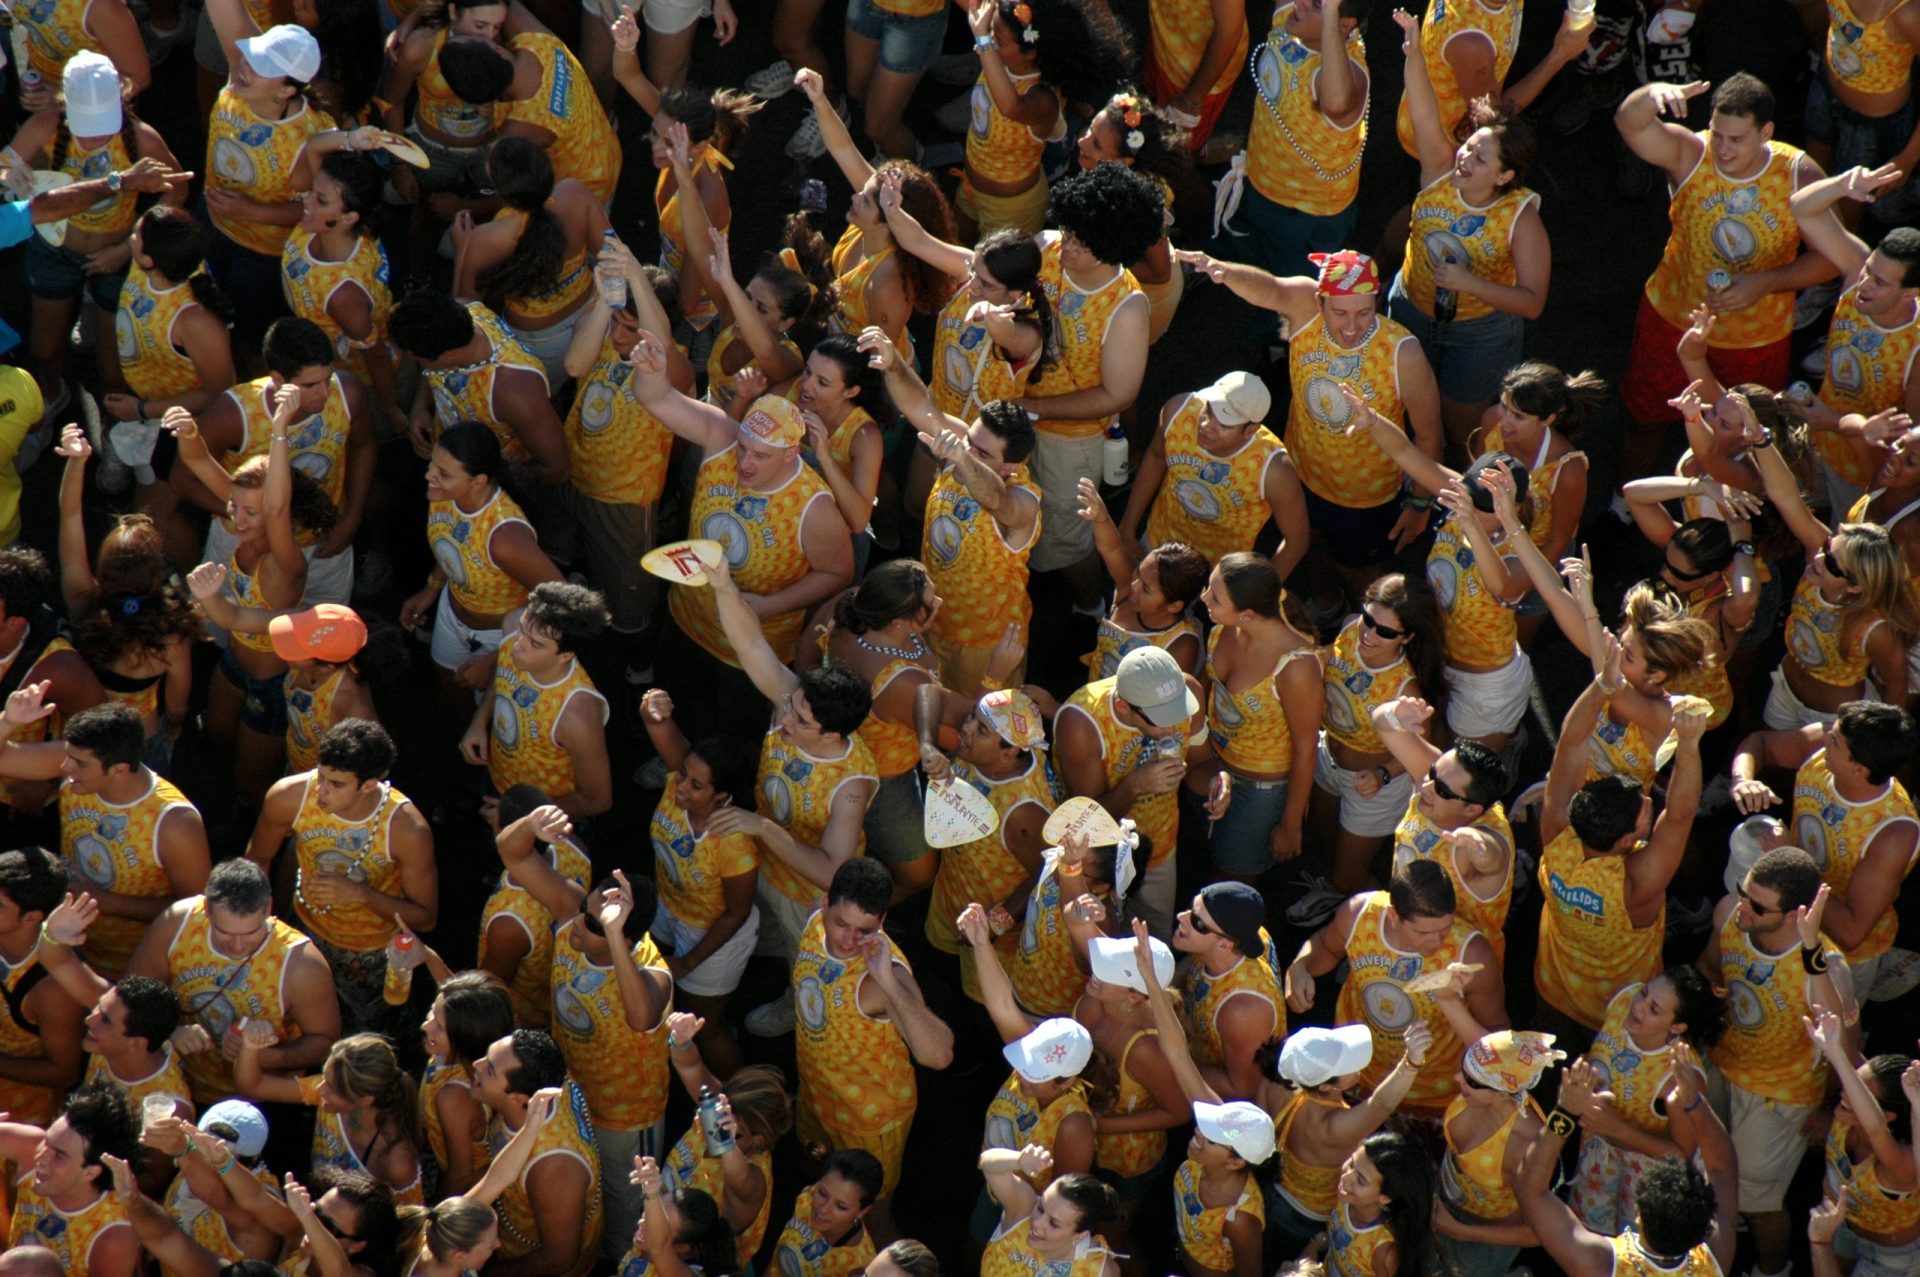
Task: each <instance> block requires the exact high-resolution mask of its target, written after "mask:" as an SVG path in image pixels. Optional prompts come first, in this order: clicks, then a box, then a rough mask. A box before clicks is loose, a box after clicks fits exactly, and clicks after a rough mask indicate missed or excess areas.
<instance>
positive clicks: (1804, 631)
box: [1787, 616, 1827, 670]
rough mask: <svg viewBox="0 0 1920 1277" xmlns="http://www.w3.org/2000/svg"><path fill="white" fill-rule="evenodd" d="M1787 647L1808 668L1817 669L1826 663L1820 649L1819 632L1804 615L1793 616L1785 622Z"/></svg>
mask: <svg viewBox="0 0 1920 1277" xmlns="http://www.w3.org/2000/svg"><path fill="white" fill-rule="evenodd" d="M1787 647H1788V648H1790V649H1791V650H1792V652H1793V654H1794V655H1795V656H1796V657H1798V658H1799V659H1800V663H1801V664H1802V665H1804V666H1806V667H1807V668H1808V669H1810V670H1817V669H1819V668H1820V667H1821V666H1822V665H1825V664H1826V663H1827V658H1826V657H1825V656H1824V655H1823V654H1822V653H1821V651H1820V634H1819V631H1818V630H1816V629H1815V628H1814V627H1813V626H1812V625H1809V624H1808V623H1807V620H1806V618H1805V617H1802V616H1795V617H1794V618H1793V619H1792V620H1790V621H1788V622H1787Z"/></svg>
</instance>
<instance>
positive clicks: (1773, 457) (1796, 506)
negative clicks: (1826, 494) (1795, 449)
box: [1727, 391, 1833, 551]
mask: <svg viewBox="0 0 1920 1277" xmlns="http://www.w3.org/2000/svg"><path fill="white" fill-rule="evenodd" d="M1727 397H1728V398H1729V399H1731V400H1732V401H1733V404H1734V410H1735V411H1736V412H1738V413H1739V414H1740V416H1741V419H1742V421H1744V422H1745V423H1746V438H1747V442H1748V443H1749V444H1750V445H1751V447H1749V449H1748V451H1747V455H1748V456H1749V457H1751V458H1752V459H1753V463H1754V464H1755V465H1756V466H1758V467H1759V469H1760V480H1761V482H1762V483H1763V484H1765V485H1766V490H1767V500H1769V501H1771V502H1773V507H1774V509H1776V510H1778V511H1779V512H1780V519H1781V521H1782V522H1784V523H1785V524H1786V525H1787V530H1788V531H1789V532H1791V533H1793V536H1794V539H1795V540H1796V541H1798V542H1800V544H1801V545H1803V546H1805V547H1806V548H1807V549H1808V550H1810V551H1811V550H1818V549H1819V548H1820V547H1821V546H1823V545H1825V544H1826V543H1827V538H1828V537H1830V536H1832V535H1833V532H1832V530H1831V529H1830V528H1828V526H1827V525H1826V524H1825V523H1822V522H1821V521H1820V519H1819V517H1818V516H1816V515H1815V514H1814V513H1813V511H1812V510H1810V509H1808V508H1807V501H1806V498H1805V497H1803V496H1802V495H1801V494H1800V481H1799V480H1798V479H1796V478H1794V477H1793V471H1792V470H1790V469H1788V468H1787V462H1786V459H1785V458H1784V457H1782V456H1781V455H1780V450H1779V448H1777V447H1776V446H1775V445H1774V438H1773V433H1772V432H1771V431H1769V430H1766V429H1764V428H1763V427H1762V426H1761V425H1760V421H1759V419H1758V418H1756V417H1755V416H1754V415H1753V405H1752V404H1750V403H1748V402H1747V397H1746V396H1745V395H1743V394H1740V393H1738V392H1737V391H1734V392H1729V394H1728V396H1727Z"/></svg>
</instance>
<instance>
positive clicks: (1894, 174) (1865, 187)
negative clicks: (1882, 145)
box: [1840, 164, 1906, 204]
mask: <svg viewBox="0 0 1920 1277" xmlns="http://www.w3.org/2000/svg"><path fill="white" fill-rule="evenodd" d="M1905 177H1906V174H1904V173H1902V172H1901V171H1900V167H1899V165H1897V164H1882V165H1881V166H1880V167H1879V168H1875V169H1870V168H1868V167H1867V166H1866V165H1864V164H1856V165H1854V166H1853V167H1852V168H1850V169H1848V170H1847V173H1846V184H1845V185H1844V186H1842V187H1841V188H1840V193H1841V194H1843V195H1845V196H1846V197H1847V198H1848V199H1850V200H1858V201H1859V202H1860V203H1862V204H1871V203H1872V202H1873V201H1874V200H1877V199H1879V198H1880V196H1881V193H1882V192H1884V191H1885V190H1886V189H1887V188H1888V187H1890V186H1894V185H1897V184H1898V183H1899V182H1901V181H1902V180H1903V179H1904V178H1905Z"/></svg>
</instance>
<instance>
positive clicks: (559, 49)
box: [440, 9, 620, 204]
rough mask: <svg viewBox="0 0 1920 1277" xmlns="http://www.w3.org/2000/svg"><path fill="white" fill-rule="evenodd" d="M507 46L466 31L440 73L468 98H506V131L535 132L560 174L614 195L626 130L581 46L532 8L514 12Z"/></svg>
mask: <svg viewBox="0 0 1920 1277" xmlns="http://www.w3.org/2000/svg"><path fill="white" fill-rule="evenodd" d="M513 25H514V27H515V34H514V35H512V36H511V37H510V38H509V40H508V42H507V45H506V47H505V48H502V47H501V46H500V45H498V44H495V43H494V42H493V41H492V40H489V39H481V38H469V37H462V38H459V39H453V40H448V41H447V42H446V43H445V44H444V45H442V46H441V47H440V74H441V75H442V76H443V77H444V78H445V79H446V82H447V87H449V88H451V89H452V90H453V91H454V92H455V93H456V94H458V95H459V96H460V97H461V98H462V99H464V100H465V101H468V102H473V103H477V104H483V105H484V104H491V103H498V104H500V105H501V106H502V107H504V108H505V110H504V117H503V119H502V120H501V124H500V135H501V136H502V137H524V138H528V139H530V140H531V141H533V142H534V143H536V144H537V145H539V146H540V147H542V148H543V149H545V150H546V152H547V153H548V155H549V156H550V157H551V159H552V160H553V175H554V179H555V180H556V181H564V180H566V179H567V178H573V179H575V180H577V181H580V182H583V183H585V184H586V186H587V188H588V189H589V190H591V191H592V192H593V193H594V194H595V195H596V196H598V197H599V198H600V200H601V202H603V203H606V204H611V203H612V202H613V190H614V186H615V185H616V183H617V182H618V180H619V177H620V136H619V134H618V133H616V132H615V131H614V129H613V126H612V125H611V124H610V123H609V122H608V120H607V112H606V108H605V107H603V106H602V105H601V103H600V98H599V95H598V94H596V93H595V92H594V90H593V85H592V84H591V83H590V82H589V80H588V78H587V73H586V71H585V69H584V68H582V67H581V65H580V62H579V60H578V59H577V58H575V57H574V56H573V52H572V51H571V50H570V49H568V48H567V46H566V45H565V44H564V43H562V42H561V41H560V40H559V39H558V38H557V37H556V36H555V35H554V34H553V32H551V31H549V30H547V29H546V28H545V27H543V26H541V25H540V22H539V20H538V19H536V18H535V17H533V15H532V14H530V13H529V12H527V10H525V9H518V10H515V12H514V18H513Z"/></svg>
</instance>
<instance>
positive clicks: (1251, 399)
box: [1120, 372, 1308, 581]
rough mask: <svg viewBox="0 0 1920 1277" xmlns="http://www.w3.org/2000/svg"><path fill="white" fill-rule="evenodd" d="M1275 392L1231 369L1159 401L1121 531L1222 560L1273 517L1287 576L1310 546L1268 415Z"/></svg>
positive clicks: (1292, 477) (1295, 478)
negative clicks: (1157, 424) (1197, 387)
mask: <svg viewBox="0 0 1920 1277" xmlns="http://www.w3.org/2000/svg"><path fill="white" fill-rule="evenodd" d="M1272 406H1273V397H1272V395H1271V394H1270V393H1269V392H1268V390H1267V383H1266V382H1264V381H1262V380H1260V378H1258V377H1256V376H1254V375H1253V374H1252V373H1249V372H1230V373H1228V374H1226V375H1225V376H1224V377H1221V378H1220V379H1219V380H1218V381H1216V382H1214V383H1213V384H1212V385H1211V386H1208V387H1207V388H1206V389H1205V390H1197V391H1195V392H1193V393H1192V394H1181V395H1175V396H1174V397H1173V398H1171V399H1169V400H1167V402H1166V403H1164V404H1162V405H1161V407H1160V429H1159V430H1158V431H1156V432H1155V433H1154V436H1153V442H1151V443H1149V444H1148V445H1147V451H1146V453H1145V454H1144V455H1143V456H1142V457H1141V458H1140V465H1139V468H1138V469H1137V470H1136V471H1135V472H1134V476H1133V492H1132V494H1131V495H1130V496H1129V497H1128V498H1127V512H1126V514H1125V515H1123V516H1122V517H1121V520H1120V535H1121V536H1122V537H1123V538H1125V539H1128V540H1138V539H1139V537H1140V529H1141V526H1142V522H1141V521H1142V519H1144V520H1145V527H1146V533H1147V535H1146V544H1148V545H1166V544H1167V543H1168V542H1170V541H1179V542H1181V543H1183V544H1185V545H1190V546H1192V547H1193V548H1194V549H1196V550H1198V551H1200V553H1201V554H1204V555H1205V556H1206V557H1207V560H1208V562H1212V563H1217V562H1219V560H1220V556H1221V555H1223V554H1230V553H1232V552H1233V551H1235V550H1251V549H1253V543H1254V541H1255V540H1257V539H1258V538H1259V536H1260V533H1261V532H1262V531H1264V530H1265V528H1266V526H1267V521H1268V519H1272V521H1273V523H1274V526H1276V527H1277V528H1279V529H1280V544H1279V545H1278V546H1276V547H1274V551H1273V570H1274V571H1275V572H1277V573H1279V575H1280V579H1281V580H1283V581H1284V580H1286V579H1287V577H1288V575H1289V574H1290V573H1292V571H1293V569H1294V568H1295V567H1296V566H1298V565H1299V563H1300V560H1301V559H1303V558H1305V557H1306V554H1307V540H1308V533H1307V510H1306V505H1305V497H1304V495H1303V493H1302V491H1301V487H1300V475H1299V473H1298V472H1297V471H1296V470H1294V468H1293V461H1292V459H1291V458H1289V457H1288V456H1287V450H1286V449H1285V448H1284V447H1282V446H1281V444H1280V441H1279V440H1278V439H1276V438H1274V436H1273V432H1272V431H1270V430H1268V429H1267V428H1266V426H1265V425H1264V424H1262V423H1264V422H1265V421H1266V419H1267V413H1268V410H1269V409H1270V408H1271V407H1272Z"/></svg>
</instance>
